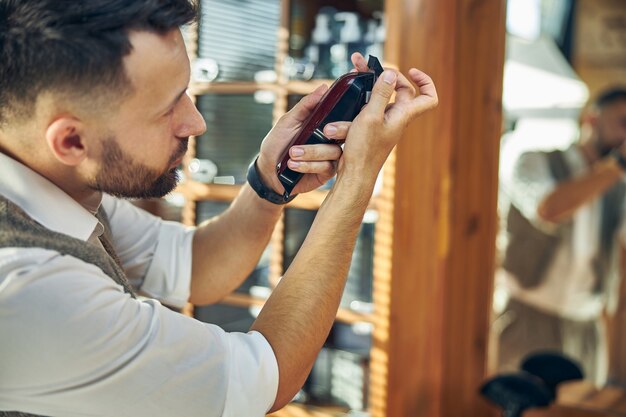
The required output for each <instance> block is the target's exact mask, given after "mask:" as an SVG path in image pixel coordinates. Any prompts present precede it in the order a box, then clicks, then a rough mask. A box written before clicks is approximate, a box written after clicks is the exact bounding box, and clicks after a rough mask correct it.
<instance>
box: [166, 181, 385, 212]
mask: <svg viewBox="0 0 626 417" xmlns="http://www.w3.org/2000/svg"><path fill="white" fill-rule="evenodd" d="M239 191H241V184H235V185H228V184H205V183H201V182H196V181H185V182H183V183H181V184H179V185H178V187H176V192H177V193H181V194H182V195H183V196H184V197H185V199H187V200H188V201H221V202H230V201H233V200H234V199H235V197H237V195H238V194H239ZM326 195H328V190H314V191H310V192H308V193H305V194H302V195H300V196H298V198H296V199H294V200H293V201H291V202H290V203H289V204H287V207H289V208H297V209H304V210H317V209H318V208H319V207H320V206H321V205H322V203H323V202H324V199H325V198H326ZM379 204H380V203H379V197H373V198H372V200H371V201H370V205H369V207H368V209H373V210H376V209H377V207H378V205H379Z"/></svg>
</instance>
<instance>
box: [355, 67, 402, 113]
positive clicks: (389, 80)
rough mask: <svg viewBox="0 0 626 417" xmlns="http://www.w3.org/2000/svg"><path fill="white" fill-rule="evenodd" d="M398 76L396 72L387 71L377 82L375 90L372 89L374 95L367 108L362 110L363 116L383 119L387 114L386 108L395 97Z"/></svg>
mask: <svg viewBox="0 0 626 417" xmlns="http://www.w3.org/2000/svg"><path fill="white" fill-rule="evenodd" d="M397 79H398V74H397V72H396V71H394V70H390V69H387V70H385V71H384V72H383V73H382V74H381V76H380V77H378V79H377V80H376V84H374V88H373V89H372V95H371V96H370V100H369V102H368V103H367V107H364V108H363V110H361V114H369V115H376V116H380V117H382V116H383V115H384V113H385V108H386V107H387V104H389V100H391V96H392V95H393V92H394V89H395V86H396V81H397Z"/></svg>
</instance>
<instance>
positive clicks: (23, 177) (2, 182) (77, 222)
mask: <svg viewBox="0 0 626 417" xmlns="http://www.w3.org/2000/svg"><path fill="white" fill-rule="evenodd" d="M0 194H2V195H3V196H4V197H6V198H8V199H9V200H10V201H12V202H13V203H14V204H16V205H18V206H19V207H20V208H21V209H22V210H24V211H25V212H26V214H28V215H29V216H30V217H32V218H33V219H34V220H35V221H37V222H39V223H40V224H42V225H43V226H44V227H46V228H48V229H50V230H53V231H55V232H59V233H63V234H65V235H69V236H71V237H74V238H77V239H80V240H84V241H86V240H87V239H89V237H90V236H91V235H92V234H93V233H94V232H95V231H96V232H97V230H96V229H99V228H101V227H102V226H101V225H100V223H99V222H98V219H97V218H96V217H95V216H94V214H93V213H91V212H89V210H87V209H86V208H85V207H83V206H82V205H80V204H79V203H78V202H77V201H76V200H74V199H73V198H72V197H70V196H69V195H67V194H66V193H65V192H64V191H63V190H61V189H60V188H59V187H57V186H56V185H54V184H53V183H52V182H50V181H49V180H47V179H46V178H44V177H43V176H41V175H39V174H38V173H36V172H35V171H33V170H32V169H30V168H28V167H27V166H25V165H23V164H21V163H19V162H17V161H16V160H14V159H12V158H10V157H8V156H7V155H4V154H3V153H1V152H0ZM101 199H102V196H99V198H98V201H91V202H90V205H91V206H92V207H96V208H97V207H98V206H99V205H100V200H101Z"/></svg>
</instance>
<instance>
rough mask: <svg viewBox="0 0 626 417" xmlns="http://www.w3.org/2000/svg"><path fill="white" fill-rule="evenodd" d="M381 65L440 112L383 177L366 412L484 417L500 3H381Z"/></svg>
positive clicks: (413, 130)
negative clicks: (430, 87)
mask: <svg viewBox="0 0 626 417" xmlns="http://www.w3.org/2000/svg"><path fill="white" fill-rule="evenodd" d="M386 19H387V22H388V32H387V33H388V38H387V43H386V49H385V61H386V62H387V63H389V64H392V65H395V66H397V67H398V68H399V69H400V70H402V71H403V72H406V71H407V70H408V68H410V67H412V66H415V67H418V68H420V69H423V70H425V71H426V72H427V73H429V74H430V75H431V76H432V77H433V79H434V80H435V83H436V84H437V89H438V92H439V99H440V104H439V107H438V109H437V110H436V111H435V112H434V113H432V114H429V115H427V116H425V117H423V118H421V119H419V120H418V121H417V122H416V123H414V124H412V125H411V126H410V127H409V128H408V130H407V133H406V135H405V137H404V138H403V140H402V142H401V143H400V145H399V146H398V148H397V150H396V152H395V157H394V158H392V161H391V163H390V164H388V165H387V166H386V168H385V176H384V180H385V191H384V192H383V195H382V196H381V201H380V205H379V207H380V220H379V224H378V225H377V227H378V231H377V248H378V249H380V250H378V251H377V254H376V259H375V286H376V287H375V296H376V297H377V300H376V305H377V311H376V331H375V334H374V348H373V350H372V362H371V368H372V370H371V391H370V392H371V397H370V410H371V411H372V415H374V416H377V417H382V416H393V417H403V416H406V417H409V416H411V417H417V416H429V417H438V416H441V417H448V416H450V417H453V416H454V417H457V416H484V415H487V414H489V411H488V409H487V408H486V406H485V403H484V401H483V400H482V399H480V398H479V395H478V389H479V386H480V384H481V383H482V381H483V379H484V378H485V367H486V355H487V340H488V333H489V318H490V314H491V298H492V289H493V268H494V252H495V234H496V225H497V220H496V201H497V173H498V152H499V138H500V133H501V111H502V110H501V90H502V73H503V66H504V39H505V34H504V21H505V1H504V0H386Z"/></svg>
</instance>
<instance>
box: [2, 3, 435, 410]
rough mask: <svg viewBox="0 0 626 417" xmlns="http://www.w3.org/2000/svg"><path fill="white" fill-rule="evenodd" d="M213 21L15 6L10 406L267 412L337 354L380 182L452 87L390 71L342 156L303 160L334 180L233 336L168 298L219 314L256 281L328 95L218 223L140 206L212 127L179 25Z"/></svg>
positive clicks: (155, 8) (5, 302) (265, 149)
mask: <svg viewBox="0 0 626 417" xmlns="http://www.w3.org/2000/svg"><path fill="white" fill-rule="evenodd" d="M195 15H196V10H195V9H194V6H193V2H191V1H188V0H82V1H76V0H28V1H22V0H0V334H1V335H2V336H1V337H0V410H2V411H0V415H5V416H6V415H27V414H30V415H33V414H34V415H43V416H52V415H54V416H79V415H80V416H85V415H101V416H103V415H106V416H117V417H119V416H135V417H137V416H175V415H186V416H200V415H202V416H261V415H264V414H265V413H266V412H268V411H269V410H276V409H278V408H280V407H282V406H284V405H285V404H286V403H287V402H289V401H290V400H291V399H292V398H293V397H294V395H295V393H296V392H297V391H298V389H299V388H300V387H301V386H302V384H303V382H304V380H305V378H306V376H307V374H308V372H309V371H310V369H311V366H312V365H313V361H314V360H315V357H316V355H317V352H318V351H319V349H320V348H321V346H322V344H323V343H324V340H325V338H326V335H327V334H328V332H329V330H330V327H331V325H332V323H333V320H334V317H335V314H336V311H337V308H338V305H339V300H340V297H341V292H342V289H343V286H344V284H345V280H346V275H347V271H348V267H349V263H350V257H351V254H352V251H353V247H354V243H355V239H356V235H357V232H358V229H359V226H360V223H361V219H362V216H363V214H364V212H365V209H366V207H367V204H368V201H369V199H370V196H371V193H372V191H373V187H374V183H375V181H376V177H377V174H378V172H379V170H380V169H381V167H382V165H383V163H384V162H385V160H386V158H387V156H388V155H389V153H390V152H391V150H392V149H393V147H394V146H395V144H396V143H397V141H398V140H399V139H400V137H401V135H402V131H403V129H404V127H405V126H406V125H407V124H408V123H409V122H410V121H411V120H413V119H414V118H415V117H417V116H418V115H419V114H421V113H423V112H425V111H427V110H429V109H431V108H433V107H434V106H436V104H437V96H436V91H435V87H434V85H433V83H432V81H431V80H430V78H429V77H428V76H427V75H426V74H424V73H422V72H420V71H418V70H417V69H411V70H409V72H408V78H407V77H406V76H405V75H403V74H400V73H398V72H396V71H394V70H386V71H385V72H383V74H382V75H381V76H380V78H379V79H378V81H377V83H376V85H375V87H374V90H373V91H372V95H371V99H370V101H369V104H368V105H367V106H366V107H365V108H364V109H363V111H362V112H361V114H360V115H359V116H358V118H357V119H356V120H355V121H354V123H352V124H349V123H333V124H332V125H330V126H326V127H325V131H324V133H325V134H326V135H327V136H329V137H332V138H337V139H342V138H345V139H346V141H345V145H344V148H343V151H342V149H341V148H340V147H339V146H336V145H313V146H299V147H294V148H292V149H291V150H290V155H291V160H290V161H289V166H290V167H291V168H292V169H294V170H297V171H300V172H302V173H304V174H306V175H305V176H304V177H303V179H302V181H300V182H299V184H298V186H297V188H296V189H295V190H294V193H296V194H297V193H304V192H307V191H310V190H312V189H314V188H317V187H318V186H320V185H321V184H323V183H324V182H325V181H327V180H328V179H329V178H331V177H332V176H333V175H335V174H336V175H337V179H336V182H335V185H334V187H333V189H332V190H331V191H330V192H329V194H328V196H327V198H326V200H325V202H324V204H323V205H322V207H321V208H320V209H319V212H318V215H317V218H316V219H315V222H314V224H313V226H312V228H311V230H310V232H309V234H308V236H307V239H306V241H305V242H304V244H303V245H302V249H301V250H300V251H299V253H298V255H297V257H296V259H295V260H294V261H293V263H292V264H291V266H290V268H289V269H288V270H287V271H286V272H285V274H284V277H283V278H282V280H281V282H280V284H279V285H278V286H277V288H276V289H275V290H274V292H273V294H272V295H271V297H270V298H269V299H268V300H267V303H266V304H265V307H264V308H263V310H262V311H261V313H260V314H259V316H258V318H257V320H256V321H255V322H254V324H253V325H252V327H251V329H250V332H249V333H247V334H241V333H226V332H224V331H223V330H221V329H219V328H218V327H216V326H212V325H209V324H205V323H201V322H199V321H197V320H194V319H192V318H189V317H185V316H183V315H180V314H178V313H175V312H172V311H171V310H169V309H167V308H164V307H162V305H161V304H160V303H159V302H158V301H156V300H154V299H159V300H161V301H164V302H165V303H167V304H172V305H174V306H182V305H184V304H185V303H186V302H187V301H191V302H192V303H194V304H198V305H203V304H208V303H211V302H215V301H217V300H219V299H221V298H222V297H224V296H225V295H226V294H228V293H229V292H230V291H232V290H233V289H235V288H236V287H238V286H239V284H240V283H241V282H242V281H243V280H244V279H245V277H246V276H248V275H249V273H250V272H251V271H252V270H253V268H254V267H255V265H256V263H257V261H258V259H259V257H260V255H261V253H262V252H263V249H264V248H265V247H266V245H267V243H268V241H269V238H270V235H271V232H272V230H273V228H274V225H275V223H276V221H277V220H278V219H279V217H280V215H281V212H282V208H283V207H284V206H283V205H282V204H281V203H283V201H282V200H281V197H280V195H281V193H282V191H283V189H282V186H281V185H280V182H279V181H278V178H277V177H276V175H275V168H274V167H275V165H276V163H277V161H278V159H279V157H280V154H281V152H282V150H283V149H284V148H285V146H287V144H288V143H289V141H290V139H291V138H292V136H293V134H294V133H295V132H296V131H297V130H298V128H299V126H300V125H301V124H302V122H303V121H304V120H305V119H306V118H307V116H308V115H309V114H310V113H311V111H312V110H313V108H314V107H315V105H316V104H317V102H319V100H320V98H321V97H322V95H323V94H324V92H325V90H326V87H320V88H318V89H317V90H316V91H314V92H313V93H312V94H310V95H309V96H307V97H305V98H304V99H303V100H302V101H301V102H300V103H299V104H298V105H296V106H295V108H294V109H293V110H291V111H290V112H289V113H287V114H286V115H285V116H283V117H282V118H281V119H280V120H279V121H278V123H277V124H276V126H275V127H274V128H273V129H272V130H271V131H270V133H269V134H268V135H267V136H266V137H265V139H264V140H263V143H262V145H261V149H260V153H259V156H258V158H257V159H256V161H255V162H254V163H253V164H252V165H251V167H250V169H249V174H248V178H249V184H246V185H244V186H243V187H242V190H241V193H240V194H239V196H238V197H237V198H236V200H235V201H234V202H233V203H232V205H231V207H230V208H229V209H228V210H227V211H226V212H225V213H224V214H222V215H221V216H219V217H218V218H217V219H215V220H213V221H210V222H208V223H206V224H203V225H201V226H199V227H198V228H195V229H188V228H184V227H182V226H181V225H180V224H177V223H168V222H163V221H161V220H160V219H157V218H155V217H152V216H150V215H148V214H146V213H144V212H142V211H141V210H139V209H137V208H136V207H134V206H132V205H131V204H130V203H128V202H127V201H124V200H122V198H141V197H160V196H163V195H164V194H166V193H168V192H169V191H171V190H172V189H173V187H174V186H175V184H176V181H177V178H176V173H175V172H176V171H175V169H176V167H177V166H178V165H179V164H180V162H181V158H182V157H183V155H184V153H185V151H186V149H187V141H188V138H189V136H194V135H199V134H201V133H202V132H203V131H204V129H205V122H204V120H203V119H202V117H201V116H200V114H199V113H198V111H197V110H196V108H195V106H194V105H193V103H192V101H191V99H190V98H189V96H187V94H186V89H187V84H188V83H189V74H190V69H189V60H188V57H187V55H186V52H185V46H184V43H183V39H182V36H181V33H180V31H179V29H178V28H179V26H180V25H183V24H186V23H189V22H190V21H191V20H193V19H194V18H195ZM353 62H354V64H355V66H356V68H357V69H359V70H361V71H365V70H367V63H366V61H365V59H364V58H363V57H362V56H361V55H359V54H355V55H354V56H353ZM409 79H410V81H409ZM413 83H414V84H415V85H417V90H418V91H419V94H417V91H416V87H414V84H413ZM394 92H395V94H396V100H395V102H394V103H393V104H389V101H390V98H391V96H392V95H393V94H394ZM224 140H228V138H224ZM136 293H143V294H146V295H148V296H150V297H152V298H154V299H153V300H148V301H139V300H138V299H136V298H135V294H136ZM20 413H21V414H20Z"/></svg>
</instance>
